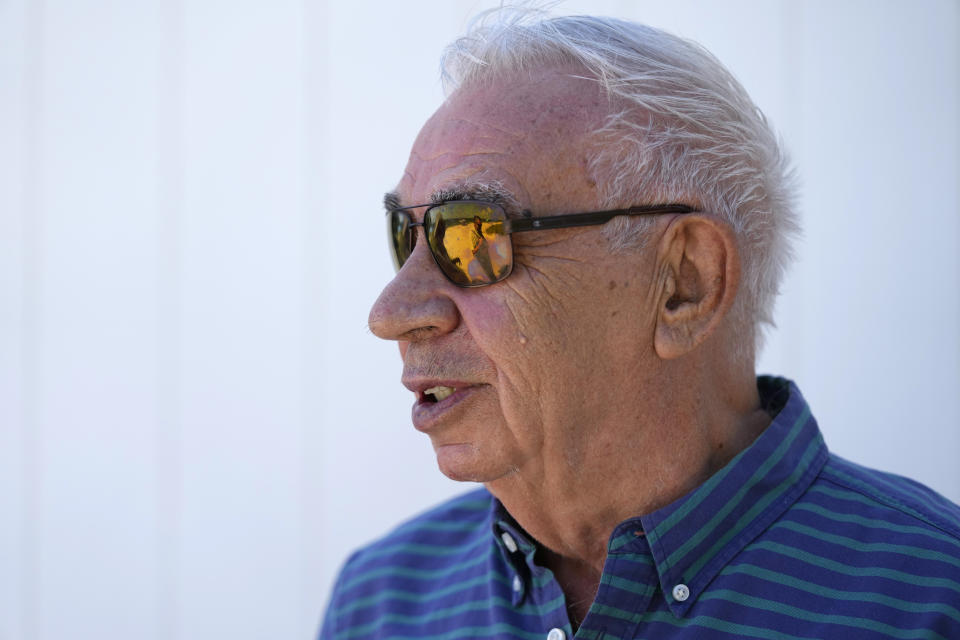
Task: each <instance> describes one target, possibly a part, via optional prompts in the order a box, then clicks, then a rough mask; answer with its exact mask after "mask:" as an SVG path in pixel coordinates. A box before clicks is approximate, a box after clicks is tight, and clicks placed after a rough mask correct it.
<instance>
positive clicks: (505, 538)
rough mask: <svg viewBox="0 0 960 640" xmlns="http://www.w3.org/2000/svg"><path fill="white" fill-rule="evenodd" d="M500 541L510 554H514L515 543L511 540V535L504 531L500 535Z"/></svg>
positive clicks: (515, 549)
mask: <svg viewBox="0 0 960 640" xmlns="http://www.w3.org/2000/svg"><path fill="white" fill-rule="evenodd" d="M500 539H501V540H503V544H504V546H506V547H507V551H509V552H510V553H516V551H517V541H516V540H514V539H513V536H512V535H510V534H509V533H508V532H507V531H504V532H503V533H501V534H500Z"/></svg>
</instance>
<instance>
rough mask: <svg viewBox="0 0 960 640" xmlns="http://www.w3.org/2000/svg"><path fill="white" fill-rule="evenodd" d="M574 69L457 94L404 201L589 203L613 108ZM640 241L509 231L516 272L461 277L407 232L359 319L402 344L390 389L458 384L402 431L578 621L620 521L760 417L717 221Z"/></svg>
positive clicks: (715, 463) (413, 160)
mask: <svg viewBox="0 0 960 640" xmlns="http://www.w3.org/2000/svg"><path fill="white" fill-rule="evenodd" d="M574 76H575V73H574V72H572V71H571V70H569V69H566V70H565V69H549V70H540V71H538V72H537V73H536V74H535V75H529V76H523V75H518V76H516V77H514V78H508V79H502V80H499V81H497V83H495V84H494V85H492V86H490V87H486V88H470V87H467V88H463V89H460V90H458V91H457V92H456V93H454V94H453V95H452V96H451V97H450V98H449V99H448V100H447V102H446V103H444V105H443V106H441V108H440V109H439V110H438V111H437V112H436V113H435V114H434V115H433V117H432V118H431V119H430V120H429V121H428V122H427V124H426V125H425V126H424V128H423V129H422V131H421V132H420V135H419V137H418V138H417V141H416V143H415V144H414V147H413V150H412V152H411V154H410V160H409V162H408V164H407V168H406V171H405V173H404V175H403V178H402V179H401V181H400V184H399V185H398V187H397V190H396V193H397V196H398V197H399V199H400V202H401V204H402V205H407V206H409V205H414V204H421V203H427V202H430V201H431V194H435V193H437V192H440V191H443V192H452V193H456V194H460V195H457V196H455V197H460V198H469V197H470V195H471V192H472V191H473V190H474V189H473V188H474V187H476V186H477V185H489V184H498V185H500V186H502V187H503V188H504V189H506V190H507V191H508V192H509V195H510V198H511V199H512V200H515V201H516V205H518V208H519V209H521V210H522V209H529V210H530V211H531V212H532V213H533V214H534V215H536V216H545V215H553V214H562V213H572V212H582V211H595V210H597V209H599V208H600V201H599V197H598V192H597V188H596V185H595V184H594V183H593V181H592V180H591V179H590V176H589V173H588V168H587V152H588V150H589V148H590V145H591V144H592V143H593V142H592V139H591V138H590V136H589V135H588V134H589V133H590V132H591V131H595V130H596V129H597V128H598V127H599V126H600V125H601V124H602V123H603V122H604V118H605V116H606V114H607V113H608V112H609V110H610V106H609V105H608V103H607V101H606V99H605V98H604V96H603V94H602V93H601V92H600V90H599V88H598V86H597V84H596V83H595V82H592V81H590V80H586V79H583V78H577V77H574ZM446 197H449V196H446ZM619 204H620V205H621V206H626V205H631V204H632V205H641V204H651V203H650V202H631V203H619ZM687 204H691V205H696V204H697V203H696V202H695V201H694V200H691V201H688V202H687ZM422 213H423V210H422V209H421V210H417V211H416V213H415V217H417V218H418V219H419V216H422ZM508 213H510V211H509V210H508ZM514 213H516V212H514ZM418 233H421V234H422V230H419V231H418ZM647 240H648V241H647V244H646V246H645V248H643V249H641V250H636V251H630V252H625V253H618V254H613V253H611V251H610V249H609V245H608V241H607V239H606V238H605V237H604V234H603V231H602V228H601V227H599V226H593V227H581V228H574V229H563V230H551V231H542V232H535V233H522V234H515V235H514V236H513V246H514V262H515V264H514V271H513V273H512V275H511V276H510V277H509V278H507V279H506V280H504V281H502V282H500V283H497V284H495V285H492V286H487V287H481V288H475V289H462V288H457V287H456V286H454V285H453V284H452V283H450V282H449V281H448V280H447V279H446V278H445V277H444V276H443V274H442V273H441V272H440V270H439V269H438V268H437V266H436V264H435V263H434V261H433V258H432V257H431V255H430V253H429V251H428V249H427V246H426V242H424V241H423V237H422V235H421V236H420V240H419V242H418V243H417V245H416V247H415V249H414V251H413V254H412V255H411V256H410V258H409V260H408V261H407V262H406V263H405V264H404V266H403V268H402V269H401V270H400V271H399V272H398V274H397V275H396V277H395V278H394V279H393V280H392V281H391V282H390V283H389V284H388V285H387V286H386V288H385V289H384V290H383V292H382V294H381V295H380V297H379V298H378V300H377V301H376V303H375V304H374V306H373V308H372V310H371V312H370V327H371V330H372V331H373V332H374V333H375V334H376V335H378V336H379V337H381V338H384V339H388V340H396V341H398V343H399V346H400V353H401V355H402V357H403V362H404V374H403V381H404V384H406V385H407V386H408V387H409V388H411V389H420V390H422V389H425V388H427V387H430V386H433V385H438V384H440V385H444V386H449V387H456V388H458V389H461V390H462V389H465V391H461V392H458V393H460V394H461V395H460V396H459V397H458V398H455V397H454V396H451V398H450V399H448V405H443V406H445V407H446V406H449V408H447V409H445V410H443V411H434V412H432V413H431V412H429V411H428V412H426V413H424V412H422V411H421V409H422V406H421V405H417V406H415V407H414V415H413V418H414V424H415V425H416V426H417V428H418V429H420V430H421V431H423V432H425V433H427V434H428V435H429V437H430V440H431V442H432V444H433V447H434V450H435V452H436V455H437V461H438V464H439V466H440V469H441V470H442V471H443V473H445V474H446V475H448V476H449V477H451V478H454V479H458V480H474V481H478V482H483V483H485V485H486V486H487V488H488V489H489V490H490V491H491V492H492V493H493V494H494V495H495V496H496V497H497V498H499V499H500V500H501V501H502V502H503V504H504V505H505V506H506V507H507V509H508V510H509V512H510V513H511V515H513V517H514V518H515V519H516V520H517V522H519V523H520V524H521V526H523V527H524V528H525V529H526V530H527V532H528V533H529V534H530V535H531V536H533V537H534V538H535V539H536V540H537V541H538V542H539V543H540V544H541V547H542V550H543V558H542V559H543V561H544V562H546V563H547V565H548V566H549V567H550V568H551V569H552V570H553V571H554V573H555V575H556V576H557V579H558V580H559V581H560V583H561V585H562V587H563V589H564V592H565V593H566V594H567V597H568V602H570V603H573V604H571V605H570V606H571V615H574V616H575V617H576V616H579V617H580V618H582V616H583V615H584V614H585V612H586V607H588V606H589V604H590V602H591V601H592V599H593V594H594V593H595V589H596V585H597V584H598V581H599V576H600V573H601V570H602V567H603V562H604V559H605V556H606V542H607V538H608V536H609V535H610V533H611V532H612V531H613V528H614V527H615V526H616V524H617V523H619V522H620V521H622V520H624V519H626V518H627V517H631V516H636V515H641V514H643V513H648V512H650V511H652V510H654V509H656V508H659V507H661V506H664V505H665V504H667V503H669V502H670V501H672V500H675V499H676V498H678V497H679V496H681V495H683V494H684V493H686V492H687V491H689V490H691V489H692V488H693V487H695V486H697V485H698V484H700V483H701V482H703V481H704V480H705V479H706V478H707V477H708V476H709V475H710V474H711V473H713V472H714V471H716V470H717V469H719V468H720V467H721V466H722V465H723V464H725V463H726V461H728V460H729V459H730V458H731V457H733V455H735V454H736V453H737V452H738V451H740V450H742V449H743V448H744V447H746V446H747V445H748V444H749V443H750V442H752V441H753V439H754V438H755V437H756V436H757V435H758V434H759V433H760V432H761V431H762V429H763V428H764V427H765V426H766V424H767V423H768V422H769V417H768V416H766V414H764V413H763V412H762V411H761V410H760V409H759V399H758V397H757V392H756V384H755V379H754V372H753V363H752V360H751V361H746V360H741V361H736V362H735V361H734V358H733V356H732V354H733V352H734V349H733V346H732V345H733V343H734V338H733V336H734V333H733V329H732V328H731V327H730V326H729V322H728V321H727V318H728V317H729V310H730V308H731V306H732V304H733V301H734V299H735V297H736V290H737V284H738V282H739V258H738V254H737V248H736V239H735V237H734V235H733V233H732V231H731V230H730V229H729V228H728V227H727V226H726V225H725V224H724V223H722V222H720V221H718V220H717V219H716V218H715V217H713V216H709V215H695V214H690V215H669V214H668V215H663V216H658V217H657V218H656V219H655V221H654V224H653V226H652V228H651V229H650V231H649V232H648V238H647ZM455 396H456V394H455ZM453 400H455V401H453ZM418 407H419V408H418ZM424 416H428V417H427V418H425V417H424Z"/></svg>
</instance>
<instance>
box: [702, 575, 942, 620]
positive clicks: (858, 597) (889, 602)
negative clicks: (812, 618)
mask: <svg viewBox="0 0 960 640" xmlns="http://www.w3.org/2000/svg"><path fill="white" fill-rule="evenodd" d="M720 573H721V575H725V576H726V575H734V574H743V575H748V576H751V577H753V578H759V579H761V580H767V581H768V582H773V583H776V584H778V585H781V586H787V587H791V588H793V589H797V590H799V591H805V592H807V593H811V594H813V595H815V596H820V597H822V598H830V599H833V600H850V601H859V602H870V603H873V604H880V605H883V606H886V607H890V608H891V609H898V610H900V611H906V612H908V613H918V612H923V613H934V612H936V613H942V614H945V615H947V616H949V617H951V618H953V619H954V620H956V621H957V622H960V610H957V609H955V608H954V607H951V606H950V605H948V604H943V603H940V602H912V601H910V600H901V599H899V598H893V597H891V596H888V595H886V594H883V593H876V592H873V591H843V590H841V589H834V588H832V587H826V586H824V585H822V584H817V583H815V582H810V581H809V580H801V579H800V578H796V577H794V576H791V575H787V574H785V573H779V572H777V571H771V570H770V569H765V568H763V567H758V566H755V565H752V564H737V565H728V566H727V567H726V568H725V569H724V570H723V571H721V572H720Z"/></svg>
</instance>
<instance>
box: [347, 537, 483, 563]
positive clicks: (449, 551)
mask: <svg viewBox="0 0 960 640" xmlns="http://www.w3.org/2000/svg"><path fill="white" fill-rule="evenodd" d="M489 544H490V539H488V538H485V537H481V538H478V539H477V540H474V541H473V542H471V543H470V544H468V545H464V544H463V541H462V540H460V541H452V543H451V544H450V546H446V545H439V544H420V543H417V542H398V543H397V544H390V545H384V546H382V547H377V548H375V549H371V550H369V551H366V552H364V553H362V554H361V555H360V556H359V557H358V558H357V561H358V562H359V563H360V564H361V565H364V564H366V563H367V561H368V560H372V559H374V558H380V557H382V556H392V555H395V554H398V553H407V554H410V555H414V556H424V557H427V558H444V557H447V556H455V555H458V554H467V553H469V552H470V551H472V550H473V549H476V548H477V547H484V546H488V545H489Z"/></svg>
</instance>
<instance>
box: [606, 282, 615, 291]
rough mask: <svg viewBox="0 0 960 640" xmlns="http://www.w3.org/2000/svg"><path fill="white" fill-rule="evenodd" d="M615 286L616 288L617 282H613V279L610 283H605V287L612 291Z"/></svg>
mask: <svg viewBox="0 0 960 640" xmlns="http://www.w3.org/2000/svg"><path fill="white" fill-rule="evenodd" d="M616 288H617V283H616V282H614V281H613V280H611V281H610V284H608V285H607V289H610V290H611V291H613V290H614V289H616Z"/></svg>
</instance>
